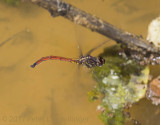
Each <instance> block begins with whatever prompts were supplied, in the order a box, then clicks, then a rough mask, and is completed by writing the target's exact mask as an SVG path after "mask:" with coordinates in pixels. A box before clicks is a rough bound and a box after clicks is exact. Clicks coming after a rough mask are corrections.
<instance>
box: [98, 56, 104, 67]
mask: <svg viewBox="0 0 160 125" xmlns="http://www.w3.org/2000/svg"><path fill="white" fill-rule="evenodd" d="M103 64H105V59H104V58H102V57H100V56H99V57H98V58H97V66H102V65H103Z"/></svg>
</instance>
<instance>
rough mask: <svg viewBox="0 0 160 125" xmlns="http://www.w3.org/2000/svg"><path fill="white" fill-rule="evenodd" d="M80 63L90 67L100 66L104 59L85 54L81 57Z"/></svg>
mask: <svg viewBox="0 0 160 125" xmlns="http://www.w3.org/2000/svg"><path fill="white" fill-rule="evenodd" d="M80 63H81V64H83V65H85V66H86V67H87V68H92V67H95V66H102V65H103V64H104V63H105V59H104V58H102V57H93V56H90V55H87V56H85V57H81V59H80Z"/></svg>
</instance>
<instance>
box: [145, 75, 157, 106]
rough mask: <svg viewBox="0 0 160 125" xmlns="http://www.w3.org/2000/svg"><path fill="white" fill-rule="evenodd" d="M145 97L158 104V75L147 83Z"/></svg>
mask: <svg viewBox="0 0 160 125" xmlns="http://www.w3.org/2000/svg"><path fill="white" fill-rule="evenodd" d="M147 97H148V98H149V99H151V100H152V103H153V104H155V105H158V104H160V76H158V77H157V78H155V79H153V80H152V81H151V83H150V84H149V88H148V92H147Z"/></svg>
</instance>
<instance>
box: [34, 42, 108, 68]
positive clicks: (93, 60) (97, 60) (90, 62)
mask: <svg viewBox="0 0 160 125" xmlns="http://www.w3.org/2000/svg"><path fill="white" fill-rule="evenodd" d="M106 42H107V41H105V42H103V43H102V44H100V45H99V46H97V47H95V48H93V49H91V50H90V51H89V52H88V53H87V55H86V56H83V55H82V51H81V50H80V51H81V56H80V58H78V59H72V58H66V57H60V56H46V57H42V58H41V59H39V60H38V61H36V62H35V63H34V64H33V65H31V67H32V68H34V67H35V66H37V65H38V64H40V63H41V62H43V61H47V60H60V61H66V62H71V63H76V64H80V65H84V66H86V67H87V68H92V67H95V66H102V65H103V64H104V63H105V59H104V58H102V57H93V56H91V55H90V53H91V52H93V51H94V50H95V49H97V48H99V47H100V46H102V45H103V44H105V43H106Z"/></svg>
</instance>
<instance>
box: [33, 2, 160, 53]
mask: <svg viewBox="0 0 160 125" xmlns="http://www.w3.org/2000/svg"><path fill="white" fill-rule="evenodd" d="M30 1H31V2H32V3H34V4H37V5H39V6H41V7H43V8H45V9H47V10H48V11H49V12H50V13H51V14H52V16H54V17H55V16H59V15H60V16H63V17H65V18H67V19H69V20H70V21H72V22H74V23H76V24H79V25H82V26H84V27H87V28H89V29H90V30H92V31H94V32H98V33H100V34H102V35H104V36H107V37H109V38H111V39H113V40H115V41H117V42H118V43H121V44H123V45H126V46H127V47H130V48H132V49H133V48H135V47H138V48H142V49H144V50H146V51H149V52H152V53H160V49H159V48H157V47H155V46H154V45H153V44H150V43H149V42H147V41H146V40H144V39H142V38H141V37H139V36H136V35H134V34H131V33H128V32H124V31H122V30H121V29H118V28H116V27H115V26H113V25H111V24H109V23H107V22H106V21H103V20H101V19H99V18H97V17H95V16H92V15H90V14H88V13H86V12H84V11H82V10H80V9H77V8H76V7H74V6H72V5H70V4H68V3H66V2H63V1H60V0H30Z"/></svg>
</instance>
